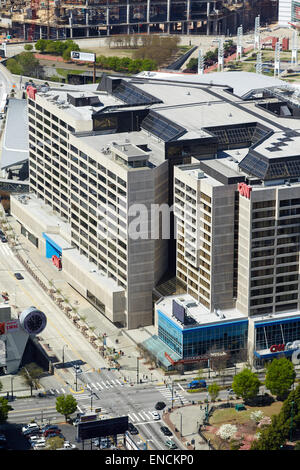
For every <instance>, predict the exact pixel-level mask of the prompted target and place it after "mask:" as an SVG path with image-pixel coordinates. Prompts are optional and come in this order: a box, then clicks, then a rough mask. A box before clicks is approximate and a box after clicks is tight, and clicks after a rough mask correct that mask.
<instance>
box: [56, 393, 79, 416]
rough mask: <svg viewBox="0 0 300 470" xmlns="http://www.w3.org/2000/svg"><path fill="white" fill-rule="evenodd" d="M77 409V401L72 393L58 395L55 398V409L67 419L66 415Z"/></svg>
mask: <svg viewBox="0 0 300 470" xmlns="http://www.w3.org/2000/svg"><path fill="white" fill-rule="evenodd" d="M76 410H77V401H76V400H75V398H74V397H73V396H72V395H60V396H59V397H57V399H56V411H57V412H58V413H60V414H62V415H63V416H64V417H65V420H66V421H67V419H68V417H69V416H70V415H71V414H72V413H74V412H75V411H76Z"/></svg>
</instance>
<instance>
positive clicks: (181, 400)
mask: <svg viewBox="0 0 300 470" xmlns="http://www.w3.org/2000/svg"><path fill="white" fill-rule="evenodd" d="M156 390H158V391H159V392H160V393H161V394H162V395H163V397H164V398H165V399H166V401H170V403H172V389H170V388H169V387H166V386H165V385H162V386H158V387H157V388H156ZM187 403H189V400H188V399H187V398H186V397H184V396H183V395H182V393H181V392H179V391H178V390H177V389H176V388H174V389H173V404H180V405H185V404H187Z"/></svg>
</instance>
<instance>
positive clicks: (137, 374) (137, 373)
mask: <svg viewBox="0 0 300 470" xmlns="http://www.w3.org/2000/svg"><path fill="white" fill-rule="evenodd" d="M139 381H140V380H139V358H138V357H137V358H136V383H137V384H138V383H139Z"/></svg>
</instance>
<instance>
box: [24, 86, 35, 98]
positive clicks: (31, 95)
mask: <svg viewBox="0 0 300 470" xmlns="http://www.w3.org/2000/svg"><path fill="white" fill-rule="evenodd" d="M26 91H27V95H28V98H31V99H32V100H35V95H36V88H35V87H34V86H31V85H28V87H27V88H26Z"/></svg>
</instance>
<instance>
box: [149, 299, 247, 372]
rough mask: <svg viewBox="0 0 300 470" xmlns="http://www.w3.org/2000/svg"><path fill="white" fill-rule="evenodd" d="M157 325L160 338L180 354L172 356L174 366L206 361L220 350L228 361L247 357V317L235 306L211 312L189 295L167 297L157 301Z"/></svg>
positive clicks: (238, 360) (236, 360) (237, 360)
mask: <svg viewBox="0 0 300 470" xmlns="http://www.w3.org/2000/svg"><path fill="white" fill-rule="evenodd" d="M173 302H175V303H176V304H177V305H176V306H175V307H174V303H173ZM178 305H179V309H180V308H181V307H182V312H183V310H184V313H183V316H181V313H178ZM156 324H157V328H158V339H159V340H160V341H162V342H163V343H164V344H165V345H166V346H167V347H168V348H170V349H171V350H172V351H174V352H175V353H176V355H178V356H179V357H180V359H179V360H177V361H176V360H175V361H172V360H171V359H172V358H171V357H170V361H171V362H172V365H175V364H176V363H178V362H181V363H183V364H184V363H191V362H193V361H194V362H197V361H201V360H203V361H207V360H208V359H209V358H210V357H211V356H213V355H214V354H219V353H220V354H223V353H226V357H227V360H228V363H231V362H232V361H234V362H240V361H242V360H245V358H246V357H247V343H248V319H247V318H246V317H245V316H243V315H241V314H240V313H239V312H237V311H236V310H234V309H232V310H227V311H222V312H221V311H215V312H208V310H207V309H206V308H205V307H203V306H202V305H201V304H200V303H198V302H197V301H196V300H195V299H194V298H193V297H192V296H190V295H189V294H183V295H180V296H175V297H174V296H170V297H164V298H163V299H162V300H161V301H159V302H157V304H156ZM166 352H167V350H166ZM168 356H170V355H169V354H167V355H166V357H168ZM173 357H174V356H173Z"/></svg>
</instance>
